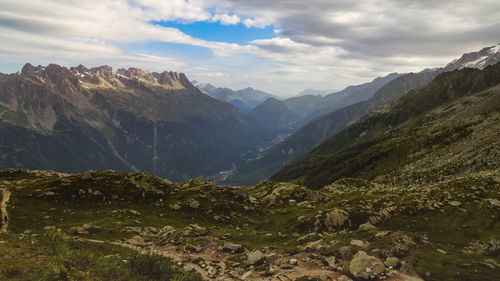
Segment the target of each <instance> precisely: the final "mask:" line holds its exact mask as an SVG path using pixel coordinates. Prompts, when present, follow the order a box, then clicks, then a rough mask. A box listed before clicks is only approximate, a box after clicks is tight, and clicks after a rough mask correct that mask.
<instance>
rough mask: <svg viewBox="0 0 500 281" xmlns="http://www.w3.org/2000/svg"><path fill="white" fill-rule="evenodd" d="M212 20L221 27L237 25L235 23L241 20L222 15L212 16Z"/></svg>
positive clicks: (236, 17)
mask: <svg viewBox="0 0 500 281" xmlns="http://www.w3.org/2000/svg"><path fill="white" fill-rule="evenodd" d="M212 20H214V21H218V22H220V23H221V24H222V25H230V24H237V23H239V22H240V20H241V19H240V17H238V16H237V15H227V14H222V15H215V16H213V17H212Z"/></svg>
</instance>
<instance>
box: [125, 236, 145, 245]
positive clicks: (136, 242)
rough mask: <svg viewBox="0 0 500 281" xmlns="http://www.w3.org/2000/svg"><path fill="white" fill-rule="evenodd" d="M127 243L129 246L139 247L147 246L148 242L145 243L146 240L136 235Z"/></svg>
mask: <svg viewBox="0 0 500 281" xmlns="http://www.w3.org/2000/svg"><path fill="white" fill-rule="evenodd" d="M127 242H128V243H129V244H132V245H137V246H145V245H146V244H147V243H146V241H144V239H143V238H142V237H141V236H139V235H135V236H133V237H132V238H130V239H127Z"/></svg>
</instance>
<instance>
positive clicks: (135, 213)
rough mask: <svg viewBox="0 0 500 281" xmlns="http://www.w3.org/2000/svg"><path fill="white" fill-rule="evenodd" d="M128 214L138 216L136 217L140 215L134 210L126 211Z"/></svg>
mask: <svg viewBox="0 0 500 281" xmlns="http://www.w3.org/2000/svg"><path fill="white" fill-rule="evenodd" d="M128 212H129V213H131V214H132V215H134V216H138V215H140V213H139V212H137V211H136V210H128Z"/></svg>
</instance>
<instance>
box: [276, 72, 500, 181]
mask: <svg viewBox="0 0 500 281" xmlns="http://www.w3.org/2000/svg"><path fill="white" fill-rule="evenodd" d="M499 84H500V63H497V64H495V65H491V66H488V67H486V68H485V69H484V70H482V71H481V70H479V69H472V68H463V69H461V70H455V71H451V72H444V73H441V74H439V75H438V76H437V77H436V78H435V79H434V80H433V81H432V82H430V83H429V84H428V85H426V86H425V87H422V88H420V89H416V90H412V91H410V92H409V93H407V94H406V95H403V96H401V97H399V98H397V99H395V100H393V101H391V102H389V103H386V104H384V105H383V106H382V107H380V108H378V109H377V110H375V111H373V112H372V113H370V114H369V115H367V116H365V117H363V118H362V119H361V120H359V121H358V122H356V123H354V124H352V125H350V126H349V127H347V128H346V129H344V130H342V131H341V132H339V133H338V134H336V135H335V136H333V137H331V138H329V139H328V140H326V141H325V142H324V143H322V144H321V145H319V146H318V147H316V148H314V149H313V150H312V151H310V152H308V153H306V154H305V155H303V156H302V157H300V158H299V159H297V160H296V161H294V162H293V163H291V164H290V165H288V166H286V167H285V168H283V169H281V170H280V171H279V172H278V173H277V174H275V175H274V176H273V177H272V179H273V180H279V181H288V180H297V181H300V182H301V183H303V184H305V185H306V186H308V187H311V188H320V187H323V186H325V185H328V184H329V183H332V182H334V181H336V180H338V179H340V178H344V177H360V178H366V179H369V180H374V179H376V180H377V181H379V182H386V183H391V184H398V185H409V184H424V183H425V184H429V183H434V182H438V181H444V180H447V179H450V178H455V177H457V176H459V175H463V174H466V173H471V172H478V171H481V170H485V169H486V170H495V169H498V168H500V161H499V159H500V157H499V156H500V151H499V150H498V145H497V144H496V142H497V140H498V136H499V135H500V130H499V129H500V128H499V126H498V124H499V123H498V121H499V120H500V111H499V109H500V86H499ZM450 157H451V158H450Z"/></svg>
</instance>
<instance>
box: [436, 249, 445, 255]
mask: <svg viewBox="0 0 500 281" xmlns="http://www.w3.org/2000/svg"><path fill="white" fill-rule="evenodd" d="M436 251H438V252H439V253H441V254H446V253H447V252H446V251H445V250H442V249H437V250H436Z"/></svg>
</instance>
